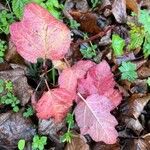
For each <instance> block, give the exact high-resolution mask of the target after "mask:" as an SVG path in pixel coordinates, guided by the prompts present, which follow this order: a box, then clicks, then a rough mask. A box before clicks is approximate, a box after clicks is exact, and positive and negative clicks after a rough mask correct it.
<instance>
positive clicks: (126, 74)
mask: <svg viewBox="0 0 150 150" xmlns="http://www.w3.org/2000/svg"><path fill="white" fill-rule="evenodd" d="M119 70H120V72H121V79H122V80H128V81H130V82H132V81H134V80H135V79H137V77H138V75H137V72H136V65H135V64H134V63H132V62H122V64H121V66H120V67H119Z"/></svg>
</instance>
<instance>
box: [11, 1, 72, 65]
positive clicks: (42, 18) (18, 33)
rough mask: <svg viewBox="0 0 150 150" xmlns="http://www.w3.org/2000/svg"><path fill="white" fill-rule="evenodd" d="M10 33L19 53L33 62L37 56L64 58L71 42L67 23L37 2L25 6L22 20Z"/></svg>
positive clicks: (12, 26) (15, 24)
mask: <svg viewBox="0 0 150 150" xmlns="http://www.w3.org/2000/svg"><path fill="white" fill-rule="evenodd" d="M10 34H11V40H12V41H13V42H14V44H15V45H16V48H17V51H18V53H19V54H20V55H21V56H22V57H23V58H24V59H26V60H28V61H30V62H33V63H34V62H36V60H37V58H44V59H45V58H48V59H51V60H58V59H61V58H63V57H64V55H65V54H66V53H67V52H68V49H69V46H70V42H71V36H70V31H69V29H68V28H67V27H66V25H65V24H63V23H62V22H61V21H59V20H57V19H55V18H54V17H53V16H52V15H51V14H50V13H49V12H48V11H47V10H46V9H44V8H42V7H41V6H39V5H38V4H35V3H29V4H27V5H26V6H25V9H24V16H23V19H22V21H20V22H17V23H13V24H12V25H11V26H10Z"/></svg>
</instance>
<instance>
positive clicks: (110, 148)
mask: <svg viewBox="0 0 150 150" xmlns="http://www.w3.org/2000/svg"><path fill="white" fill-rule="evenodd" d="M92 150H120V145H119V143H118V142H117V143H115V144H105V143H104V142H98V143H96V144H95V145H94V146H92Z"/></svg>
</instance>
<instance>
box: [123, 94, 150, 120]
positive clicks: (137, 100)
mask: <svg viewBox="0 0 150 150" xmlns="http://www.w3.org/2000/svg"><path fill="white" fill-rule="evenodd" d="M149 101H150V95H146V96H142V97H141V96H140V95H139V96H138V95H132V97H131V98H130V100H129V102H128V104H127V106H126V111H125V112H124V113H125V115H127V116H130V117H132V118H134V119H138V117H139V115H140V114H141V112H142V111H143V109H144V107H145V106H146V104H147V103H148V102H149Z"/></svg>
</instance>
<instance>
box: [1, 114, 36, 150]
mask: <svg viewBox="0 0 150 150" xmlns="http://www.w3.org/2000/svg"><path fill="white" fill-rule="evenodd" d="M35 133H36V129H35V128H34V127H33V125H32V123H31V120H30V119H25V118H23V116H22V114H21V113H11V112H8V113H4V114H1V115H0V149H1V150H4V149H5V150H13V149H14V148H16V147H17V143H18V141H19V140H20V139H25V140H26V141H29V140H31V139H32V136H33V135H34V134H35Z"/></svg>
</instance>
